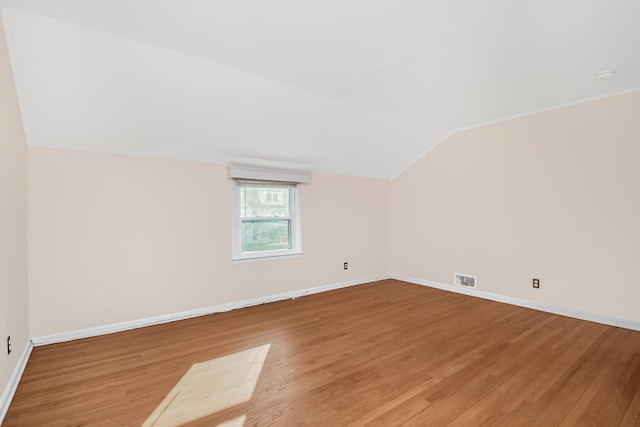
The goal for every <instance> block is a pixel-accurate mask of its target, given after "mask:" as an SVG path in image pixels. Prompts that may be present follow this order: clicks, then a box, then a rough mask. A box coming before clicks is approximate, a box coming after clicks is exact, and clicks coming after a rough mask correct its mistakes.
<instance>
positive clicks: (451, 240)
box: [391, 92, 640, 321]
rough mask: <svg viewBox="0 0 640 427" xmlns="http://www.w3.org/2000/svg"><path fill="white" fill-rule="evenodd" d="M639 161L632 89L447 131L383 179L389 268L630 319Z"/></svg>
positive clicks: (638, 296)
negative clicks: (469, 279) (536, 284)
mask: <svg viewBox="0 0 640 427" xmlns="http://www.w3.org/2000/svg"><path fill="white" fill-rule="evenodd" d="M639 161H640V92H634V93H631V94H626V95H621V96H615V97H611V98H606V99H602V100H598V101H593V102H587V103H584V104H580V105H575V106H571V107H566V108H561V109H557V110H553V111H549V112H544V113H539V114H534V115H531V116H527V117H523V118H517V119H512V120H508V121H504V122H501V123H497V124H492V125H487V126H483V127H480V128H476V129H472V130H467V131H463V132H459V133H457V134H454V135H453V136H451V137H450V138H449V139H447V140H446V141H444V142H443V143H441V144H440V145H439V146H437V147H436V148H435V149H433V150H432V151H431V152H430V153H428V154H427V155H426V156H424V157H423V158H422V159H420V160H419V161H417V162H416V163H415V164H414V165H412V166H411V167H410V168H409V169H408V170H406V171H405V172H404V173H403V174H402V175H400V176H399V177H398V178H396V179H394V180H393V182H392V184H391V236H392V237H391V273H392V274H395V275H402V276H407V277H412V278H417V279H422V280H429V281H434V282H439V283H445V284H452V281H453V274H454V272H458V273H468V274H474V275H477V276H478V283H479V290H482V291H487V292H492V293H496V294H500V295H505V296H510V297H517V298H523V299H527V300H531V301H536V302H540V303H545V304H549V305H555V306H560V307H564V308H570V309H579V310H584V311H589V312H593V313H599V314H604V315H610V316H615V317H620V318H624V319H629V320H633V321H640V308H639V305H638V302H639V301H640V286H638V280H637V277H638V274H640V166H639V164H638V162H639ZM533 277H537V278H540V279H541V288H540V289H539V290H534V289H533V288H532V286H531V280H532V278H533Z"/></svg>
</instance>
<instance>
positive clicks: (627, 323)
mask: <svg viewBox="0 0 640 427" xmlns="http://www.w3.org/2000/svg"><path fill="white" fill-rule="evenodd" d="M391 278H392V279H396V280H401V281H403V282H408V283H413V284H416V285H421V286H428V287H430V288H436V289H442V290H444V291H449V292H455V293H458V294H464V295H468V296H472V297H477V298H483V299H488V300H491V301H497V302H502V303H505V304H511V305H517V306H519V307H525V308H531V309H534V310H539V311H544V312H547V313H553V314H559V315H561V316H567V317H573V318H575V319H581V320H588V321H590V322H596V323H601V324H604V325H610V326H616V327H619V328H625V329H630V330H633V331H640V322H636V321H633V320H629V319H621V318H619V317H613V316H606V315H604V314H597V313H591V312H588V311H581V310H574V309H571V308H565V307H557V306H553V305H547V304H542V303H539V302H535V301H529V300H524V299H520V298H513V297H508V296H505V295H500V294H494V293H491V292H484V291H479V290H477V289H471V288H464V287H462V286H456V285H448V284H444V283H438V282H432V281H430V280H423V279H416V278H414V277H406V276H400V275H396V274H392V275H391Z"/></svg>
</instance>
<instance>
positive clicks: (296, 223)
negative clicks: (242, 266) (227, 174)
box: [232, 179, 302, 261]
mask: <svg viewBox="0 0 640 427" xmlns="http://www.w3.org/2000/svg"><path fill="white" fill-rule="evenodd" d="M245 185H251V186H252V187H263V188H279V189H280V188H285V187H286V188H289V189H291V192H290V200H289V205H290V207H291V215H290V216H289V217H286V218H279V219H288V220H290V221H291V236H290V239H291V248H290V249H282V250H274V251H259V252H243V251H242V218H241V216H240V189H241V188H242V187H243V186H245ZM300 217H301V215H300V184H298V183H295V182H280V181H256V180H243V179H234V180H233V239H232V240H233V245H232V246H233V248H232V260H233V261H246V260H257V259H267V258H278V257H290V256H295V255H301V254H302V224H301V219H300Z"/></svg>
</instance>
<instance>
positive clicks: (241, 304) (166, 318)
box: [31, 276, 389, 346]
mask: <svg viewBox="0 0 640 427" xmlns="http://www.w3.org/2000/svg"><path fill="white" fill-rule="evenodd" d="M388 278H389V276H375V277H367V278H364V279H359V280H351V281H348V282H340V283H333V284H330V285H324V286H316V287H314V288H307V289H299V290H295V291H289V292H283V293H280V294H275V295H268V296H264V297H258V298H251V299H247V300H243V301H236V302H230V303H227V304H220V305H214V306H211V307H204V308H197V309H195V310H188V311H182V312H179V313H172V314H165V315H162V316H155V317H148V318H146V319H139V320H131V321H128V322H121V323H112V324H110V325H104V326H96V327H93V328H87V329H79V330H75V331H70V332H62V333H59V334H52V335H45V336H41V337H36V338H33V339H31V341H32V342H33V345H34V346H40V345H46V344H54V343H60V342H65V341H71V340H76V339H80V338H88V337H95V336H99V335H106V334H112V333H114V332H122V331H127V330H130V329H137V328H143V327H145V326H152V325H160V324H162V323H169V322H174V321H176V320H184V319H190V318H192V317H199V316H206V315H208V314H214V313H222V312H225V311H231V310H236V309H238V308H245V307H251V306H253V305H259V304H265V303H269V302H275V301H282V300H286V299H296V298H300V297H302V296H305V295H312V294H317V293H319V292H326V291H332V290H334V289H340V288H346V287H349V286H356V285H362V284H365V283H369V282H375V281H378V280H384V279H388Z"/></svg>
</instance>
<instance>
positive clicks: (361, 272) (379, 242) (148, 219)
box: [29, 148, 389, 337]
mask: <svg viewBox="0 0 640 427" xmlns="http://www.w3.org/2000/svg"><path fill="white" fill-rule="evenodd" d="M29 155H30V166H29V179H30V184H29V185H30V191H29V203H30V209H29V227H30V240H29V254H30V258H29V261H30V264H29V268H30V270H29V273H30V299H29V301H30V308H31V310H30V313H31V336H32V337H36V336H42V335H47V334H53V333H59V332H67V331H71V330H76V329H82V328H88V327H94V326H101V325H105V324H111V323H115V322H122V321H128V320H136V319H141V318H145V317H150V316H156V315H163V314H169V313H175V312H180V311H184V310H190V309H196V308H202V307H207V306H212V305H216V304H221V303H227V302H233V301H238V300H243V299H248V298H255V297H261V296H267V295H272V294H276V293H281V292H286V291H291V290H296V289H302V288H308V287H316V286H322V285H328V284H334V283H340V282H345V281H351V280H357V279H364V278H368V277H373V276H380V275H387V274H388V257H389V256H388V248H389V233H388V232H389V228H388V224H389V182H387V181H384V180H375V179H365V178H349V177H336V176H323V175H314V176H313V177H312V182H311V184H305V185H302V190H301V203H302V208H301V209H302V228H303V234H302V239H303V240H302V245H303V250H304V255H303V256H302V257H300V258H294V259H288V260H270V261H258V262H245V263H240V264H233V263H232V262H231V220H232V217H231V200H232V190H231V188H232V186H231V181H230V180H229V179H227V178H226V169H225V167H224V166H222V165H211V164H204V163H189V162H180V161H171V160H158V159H146V158H139V157H128V156H118V155H107V154H97V153H87V152H80V151H68V150H53V149H41V148H31V149H30V150H29ZM343 261H349V265H350V268H349V270H347V271H345V270H343V268H342V263H343Z"/></svg>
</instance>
